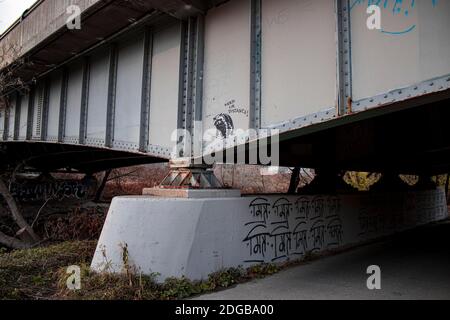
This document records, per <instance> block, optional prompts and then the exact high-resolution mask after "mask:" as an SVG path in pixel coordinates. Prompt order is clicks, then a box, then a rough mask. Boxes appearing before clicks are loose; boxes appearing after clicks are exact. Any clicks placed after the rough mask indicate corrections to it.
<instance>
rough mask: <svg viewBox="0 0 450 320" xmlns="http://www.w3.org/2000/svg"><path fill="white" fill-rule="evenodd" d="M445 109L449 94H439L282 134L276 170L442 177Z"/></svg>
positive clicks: (448, 167) (448, 112) (447, 131)
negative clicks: (393, 173) (291, 169)
mask: <svg viewBox="0 0 450 320" xmlns="http://www.w3.org/2000/svg"><path fill="white" fill-rule="evenodd" d="M449 107H450V93H449V92H443V93H439V94H434V95H427V96H423V97H420V98H416V99H413V100H408V101H405V102H401V103H398V104H395V105H390V106H388V107H382V108H377V109H373V110H370V111H366V112H363V113H358V114H354V115H349V116H346V117H341V118H338V119H335V120H331V121H328V122H323V123H320V124H317V125H312V126H309V127H306V128H302V129H298V130H292V131H288V132H284V133H281V135H280V146H279V150H280V165H281V166H287V167H295V166H300V167H306V168H323V169H330V170H336V171H339V170H351V171H365V172H398V173H403V174H441V173H447V172H449V171H450V140H449V137H450V126H449V125H448V119H450V108H449ZM246 151H248V146H247V148H246ZM235 153H236V154H238V151H237V150H236V149H235ZM235 160H237V157H236V159H235Z"/></svg>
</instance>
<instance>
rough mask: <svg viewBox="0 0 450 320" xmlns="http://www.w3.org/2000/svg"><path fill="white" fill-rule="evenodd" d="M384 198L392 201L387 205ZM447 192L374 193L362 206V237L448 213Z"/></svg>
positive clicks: (424, 222) (360, 217) (399, 228)
mask: <svg viewBox="0 0 450 320" xmlns="http://www.w3.org/2000/svg"><path fill="white" fill-rule="evenodd" d="M385 202H388V203H389V204H390V206H389V210H387V209H386V205H385ZM445 203H446V200H445V196H444V193H441V192H434V191H427V192H422V193H408V194H407V195H406V196H402V197H399V196H398V195H395V194H392V195H373V196H371V197H369V198H366V199H364V201H362V203H361V207H360V209H359V215H358V220H359V229H360V233H359V236H360V237H365V238H370V237H373V236H377V235H380V234H388V233H392V232H394V231H398V230H401V229H404V228H405V227H408V226H414V225H417V224H426V223H429V222H431V221H434V220H439V219H443V218H445V217H446V215H447V208H446V206H445Z"/></svg>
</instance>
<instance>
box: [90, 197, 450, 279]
mask: <svg viewBox="0 0 450 320" xmlns="http://www.w3.org/2000/svg"><path fill="white" fill-rule="evenodd" d="M447 217H448V210H447V203H446V199H445V194H444V191H443V190H441V189H438V190H433V191H420V192H419V191H418V192H408V193H390V194H365V193H361V194H355V195H317V196H298V195H297V196H295V195H294V196H287V195H261V196H247V197H231V198H230V197H228V198H203V199H186V198H162V197H150V196H140V197H117V198H115V199H114V200H113V202H112V204H111V207H110V210H109V213H108V217H107V219H106V222H105V226H104V228H103V231H102V234H101V237H100V240H99V244H98V247H97V250H96V253H95V256H94V259H93V261H92V265H91V267H92V269H93V270H97V271H105V268H106V269H107V271H109V272H120V271H121V270H122V268H123V259H122V258H123V251H124V248H125V247H126V248H127V251H128V258H129V263H130V264H131V265H133V266H135V267H136V268H137V269H138V270H139V271H140V272H142V273H144V274H155V273H156V274H159V276H158V280H159V281H163V280H164V279H166V278H168V277H182V276H185V277H187V278H189V279H191V280H199V279H205V278H207V276H208V275H209V274H211V273H213V272H216V271H219V270H221V269H224V268H230V267H238V266H242V267H248V266H250V265H254V264H259V263H282V262H285V261H288V260H295V259H300V258H302V257H303V256H304V255H305V254H308V253H311V252H322V251H326V250H329V249H335V248H339V247H341V246H346V245H352V244H358V243H361V242H364V241H367V240H371V239H376V238H378V237H381V236H385V235H389V234H393V233H395V232H399V231H402V230H406V229H409V228H413V227H415V226H418V225H423V224H427V223H430V222H433V221H439V220H443V219H446V218H447Z"/></svg>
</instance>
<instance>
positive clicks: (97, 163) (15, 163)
mask: <svg viewBox="0 0 450 320" xmlns="http://www.w3.org/2000/svg"><path fill="white" fill-rule="evenodd" d="M165 161H167V160H165V159H162V158H156V157H149V156H146V155H144V154H136V153H128V152H121V151H114V150H110V149H104V148H94V147H86V146H81V145H68V144H62V143H45V142H26V141H23V142H3V143H1V144H0V163H1V167H0V169H2V170H8V169H9V170H15V169H19V170H32V171H35V170H37V171H40V172H55V171H59V170H68V171H74V172H81V173H96V172H100V171H105V170H107V169H112V168H121V167H128V166H134V165H140V164H148V163H158V162H165Z"/></svg>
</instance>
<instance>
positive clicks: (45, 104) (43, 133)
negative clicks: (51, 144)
mask: <svg viewBox="0 0 450 320" xmlns="http://www.w3.org/2000/svg"><path fill="white" fill-rule="evenodd" d="M50 85H51V80H50V78H47V79H46V80H45V83H44V93H43V94H44V97H43V103H42V114H41V141H46V140H47V131H48V130H47V129H48V111H49V103H50Z"/></svg>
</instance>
